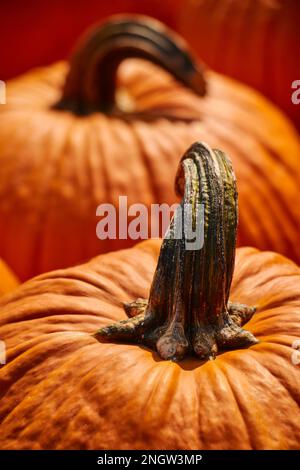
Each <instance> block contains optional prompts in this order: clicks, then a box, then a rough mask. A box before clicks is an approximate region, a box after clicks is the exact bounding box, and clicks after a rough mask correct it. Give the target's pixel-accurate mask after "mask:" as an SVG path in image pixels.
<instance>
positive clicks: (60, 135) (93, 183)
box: [0, 17, 300, 280]
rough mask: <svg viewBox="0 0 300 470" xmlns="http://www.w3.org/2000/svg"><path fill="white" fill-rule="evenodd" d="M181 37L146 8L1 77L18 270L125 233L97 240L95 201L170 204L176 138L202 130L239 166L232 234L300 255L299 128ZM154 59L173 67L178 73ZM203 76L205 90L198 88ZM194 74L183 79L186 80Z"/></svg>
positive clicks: (2, 146) (9, 214)
mask: <svg viewBox="0 0 300 470" xmlns="http://www.w3.org/2000/svg"><path fill="white" fill-rule="evenodd" d="M185 47H186V46H185V45H184V43H182V41H181V40H180V38H178V37H177V36H174V35H173V34H172V33H171V32H170V31H169V30H166V29H165V28H164V27H163V26H162V25H161V24H159V23H157V22H156V21H154V20H151V19H146V18H144V17H134V18H128V19H126V18H124V17H121V18H120V19H113V20H111V21H110V22H108V23H106V24H105V25H103V26H102V27H100V28H98V29H96V30H95V31H93V32H91V33H90V34H89V35H88V36H87V37H86V38H85V39H84V40H83V41H82V42H81V43H80V44H79V46H78V47H77V50H76V51H75V53H74V55H73V59H72V60H71V67H70V70H68V69H69V67H68V65H67V64H66V63H59V64H55V65H53V66H52V67H48V68H45V69H40V70H35V71H33V72H30V73H29V74H27V75H24V76H23V77H20V78H18V79H16V80H14V81H12V82H9V83H8V87H7V88H8V92H7V104H6V105H5V106H1V108H0V167H1V172H0V255H1V256H2V257H3V258H4V259H5V260H6V261H7V262H8V263H9V265H10V266H12V268H13V269H14V271H15V272H16V273H17V274H18V276H19V277H20V278H21V279H22V280H24V279H27V278H28V277H31V276H33V275H35V274H37V273H40V272H43V271H48V270H50V269H53V268H57V267H64V266H68V265H69V266H70V265H72V264H74V263H76V262H79V261H81V260H85V259H87V258H89V257H91V256H94V255H95V254H99V253H101V252H105V251H109V250H115V249H119V248H122V247H128V246H130V244H133V241H130V240H118V239H117V240H98V239H97V237H96V234H95V230H96V225H97V222H98V221H99V218H98V217H96V208H97V206H98V205H99V204H100V203H111V204H113V205H114V206H115V207H118V197H119V195H126V196H128V206H130V205H131V204H133V203H137V202H138V203H142V204H145V205H146V206H147V207H149V205H150V204H151V203H167V204H171V203H173V202H174V201H175V198H174V195H173V188H172V185H173V183H172V181H173V179H174V176H175V172H176V168H177V165H178V160H179V158H180V155H181V154H182V153H183V151H184V150H185V149H186V148H187V146H188V145H190V144H191V143H192V142H194V141H195V140H198V139H199V138H205V139H208V140H209V141H210V143H211V144H212V145H213V146H216V147H217V146H219V147H221V148H224V150H225V151H227V152H228V153H229V154H230V155H231V156H232V159H233V162H234V165H235V168H236V172H237V175H238V177H239V193H240V205H241V208H242V215H241V221H240V233H239V243H240V244H243V245H248V244H249V245H254V246H256V247H259V248H263V249H265V248H272V249H274V250H276V251H279V252H281V253H284V254H287V255H289V256H290V257H291V258H293V259H295V260H298V261H300V245H299V240H298V235H299V225H300V205H299V204H298V194H299V182H300V167H299V165H298V158H299V155H300V144H299V140H298V138H297V137H296V135H295V134H294V131H293V129H292V128H291V126H290V125H289V123H288V122H287V121H286V120H285V119H284V118H283V116H282V115H281V114H280V113H279V112H278V111H277V110H276V109H275V108H273V107H271V106H270V105H269V104H268V103H267V102H266V101H264V100H263V99H262V98H261V97H260V96H258V95H256V94H255V93H253V92H251V91H250V90H248V89H246V88H244V87H242V86H239V85H238V84H237V83H234V82H231V81H230V80H228V79H225V78H223V77H221V76H219V75H216V74H214V73H212V72H207V73H206V75H205V77H206V78H205V77H204V76H203V73H202V70H201V68H199V66H197V65H196V64H195V63H194V62H193V60H192V58H191V56H190V54H189V53H188V52H187V50H185ZM131 56H137V57H142V58H145V59H149V60H150V61H152V62H154V63H155V64H158V65H160V66H161V67H163V68H165V69H166V70H167V71H169V72H170V73H171V74H172V75H173V76H174V77H175V78H177V79H178V80H179V81H181V82H183V83H184V84H185V85H186V87H184V86H183V85H181V84H179V82H177V81H175V80H174V78H172V77H171V76H170V75H168V74H167V73H166V72H165V71H163V70H160V69H159V68H158V67H157V65H153V64H151V63H149V62H144V61H142V60H138V59H135V60H134V59H132V60H131V61H130V60H126V61H124V63H122V65H121V66H120V69H119V70H118V74H117V80H116V69H117V66H118V65H119V63H120V62H121V61H122V60H123V59H125V58H127V57H131ZM205 80H206V82H207V90H208V91H207V93H206V95H205V96H204V97H203V98H201V97H200V95H204V93H205ZM189 88H190V89H189Z"/></svg>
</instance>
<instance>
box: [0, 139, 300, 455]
mask: <svg viewBox="0 0 300 470" xmlns="http://www.w3.org/2000/svg"><path fill="white" fill-rule="evenodd" d="M199 149H200V157H202V158H203V159H202V160H201V159H200V160H199ZM193 154H194V155H195V154H196V158H197V159H198V160H197V162H198V163H197V164H199V165H200V168H201V172H203V173H201V178H202V181H203V182H204V181H205V178H206V177H207V181H208V182H209V183H212V182H214V183H215V185H211V184H209V185H208V186H207V187H208V188H210V192H207V187H206V186H205V184H202V186H201V188H202V189H201V196H202V197H203V196H205V195H206V196H207V198H206V201H208V206H206V207H207V209H210V210H207V212H206V214H207V215H206V217H208V220H207V219H206V218H205V227H206V232H205V240H204V250H205V253H206V254H207V255H208V258H204V259H205V261H204V264H201V263H200V264H197V263H196V264H195V263H194V262H193V261H192V259H191V258H189V257H190V256H191V254H188V252H187V251H186V252H185V255H184V256H185V261H186V262H187V265H185V274H184V276H188V277H189V276H190V274H189V273H190V272H193V274H192V277H193V280H194V281H195V280H196V279H197V278H198V279H199V280H200V282H203V280H204V284H205V295H209V296H210V298H211V300H212V301H213V302H214V306H217V305H220V304H219V302H218V301H216V300H217V299H218V300H219V301H221V302H223V300H225V302H227V294H228V292H229V290H228V289H229V288H230V282H231V279H230V277H231V268H233V260H234V252H232V249H234V243H235V240H234V234H235V230H236V209H235V207H234V200H235V198H236V195H235V190H234V186H233V180H232V175H231V174H230V172H231V170H230V166H228V165H229V163H228V161H226V159H225V160H224V156H222V154H221V153H216V152H212V151H211V150H210V149H209V148H208V147H205V146H203V145H202V144H197V146H196V147H195V146H194V147H193V149H192V151H189V152H188V154H187V155H186V157H185V159H184V160H183V165H186V167H185V170H186V172H188V171H189V170H191V172H192V171H193V166H192V164H193V158H194V156H193ZM209 156H212V158H211V162H212V164H211V163H210V162H209V161H208V157H209ZM219 157H220V158H221V160H217V158H219ZM201 164H203V165H202V166H201ZM217 165H218V166H217ZM222 165H224V169H225V168H226V169H227V172H228V173H227V177H226V179H227V181H226V180H224V182H223V183H222V181H220V180H218V177H220V175H221V174H223V175H224V172H223V170H222ZM217 168H219V169H220V172H217ZM187 174H188V173H186V175H187ZM225 176H226V173H225ZM186 178H187V176H186ZM179 180H180V178H179ZM190 183H191V181H190ZM226 191H227V194H228V195H229V196H228V197H227V196H226ZM191 194H194V193H193V191H192V193H191ZM188 195H189V194H188V193H187V192H185V198H184V201H185V202H186V201H187V199H186V198H187V196H188ZM196 195H197V197H198V196H199V193H197V194H196ZM216 195H219V197H216ZM196 200H198V198H196ZM224 204H225V205H224ZM225 206H226V207H228V208H229V211H230V214H231V216H232V217H228V214H227V212H226V211H224V210H223V208H224V207H225ZM217 209H219V212H218V213H217V212H216V210H217ZM215 216H217V219H214V217H215ZM220 218H221V219H220ZM220 220H222V221H223V225H222V226H220V225H218V224H217V222H218V221H220ZM212 228H214V231H215V233H216V240H218V242H217V245H214V244H213V245H211V244H210V240H211V237H210V236H209V234H210V231H211V229H212ZM179 245H180V242H178V243H177V241H174V240H172V239H171V240H165V241H164V243H163V245H162V249H161V254H160V259H159V261H158V268H157V271H156V274H155V276H154V280H155V279H156V280H157V275H158V274H159V273H160V272H162V271H161V269H163V268H164V266H165V265H164V264H163V263H162V260H165V255H166V253H167V251H168V250H169V248H170V247H173V248H174V250H175V251H174V252H173V253H174V255H175V256H174V259H178V260H182V258H181V255H180V252H181V254H184V250H183V252H182V251H181V249H180V247H179ZM223 248H224V249H223ZM159 249H160V241H159V240H153V241H151V240H150V241H145V242H143V243H141V244H139V245H137V246H136V247H134V248H131V249H127V250H123V251H119V252H114V253H109V254H104V255H101V256H99V257H98V258H95V259H93V260H92V261H90V262H88V263H87V264H84V265H81V266H76V267H73V268H69V269H65V270H58V271H54V272H51V273H48V274H43V275H41V276H39V277H36V278H35V279H32V280H31V281H29V282H27V283H25V284H24V285H23V286H21V287H20V288H19V289H18V290H17V291H16V292H15V293H14V294H12V295H10V296H9V297H4V298H2V299H1V300H0V307H1V316H0V338H1V339H2V340H5V342H6V345H7V360H8V362H7V364H6V365H5V366H3V367H2V369H0V390H1V398H2V399H1V401H0V423H1V424H0V431H1V432H0V448H1V449H106V450H107V449H298V448H299V444H300V429H299V419H300V412H299V409H300V408H299V405H300V390H299V373H300V370H299V366H297V365H296V361H295V360H293V354H297V351H296V350H295V349H293V345H294V344H295V341H296V340H298V339H299V337H300V322H299V318H300V292H299V283H300V269H299V268H298V267H297V266H296V265H295V264H294V263H293V262H292V261H289V260H288V259H286V258H284V257H282V256H281V255H278V254H275V253H272V252H260V251H258V250H256V249H254V248H240V249H238V250H237V256H236V262H235V271H234V277H233V283H232V287H231V293H230V299H231V301H233V302H244V303H247V304H249V305H255V306H256V308H257V310H256V313H255V314H254V315H253V316H252V318H251V320H250V321H248V323H247V324H246V325H245V328H246V329H247V330H248V332H246V331H245V330H241V329H240V328H238V329H236V331H238V334H239V335H240V334H243V335H244V336H243V338H244V339H245V338H246V337H247V338H248V339H249V338H251V344H252V346H250V347H248V348H247V349H240V345H241V344H240V343H238V344H239V346H238V345H237V344H234V343H232V344H231V348H233V350H231V351H224V350H223V351H219V354H218V355H217V357H216V358H215V360H208V361H206V360H203V359H202V360H201V359H200V358H197V357H193V356H192V355H189V354H188V355H187V356H186V357H185V359H183V360H182V361H176V362H172V361H163V360H161V359H160V356H159V354H160V355H162V350H161V348H160V347H158V351H159V354H158V353H157V352H155V351H152V350H151V349H149V348H148V347H141V346H138V345H135V344H120V343H116V342H115V340H113V341H114V342H103V340H101V342H99V341H97V340H96V336H97V335H98V333H97V334H96V335H94V332H95V330H96V329H97V328H99V327H101V330H100V331H101V332H102V338H103V335H104V332H105V331H106V333H108V332H110V333H112V329H111V328H112V327H107V324H108V323H109V322H112V321H118V320H121V319H123V320H124V319H125V318H126V315H125V313H124V310H123V308H122V302H125V301H128V300H134V299H135V298H145V297H147V296H148V295H149V288H150V283H151V279H152V276H153V274H154V271H155V265H156V263H157V259H158V253H159ZM207 250H208V251H207ZM190 253H193V254H192V258H193V259H195V260H197V259H198V260H199V257H198V256H201V254H200V255H198V254H197V253H196V252H190ZM200 253H201V250H200ZM177 255H178V257H177ZM179 255H180V256H179ZM194 255H195V257H194ZM168 259H169V260H170V258H168ZM207 259H208V262H209V265H207V264H206V261H207ZM216 260H218V261H219V262H218V263H217V264H216V263H215V262H216ZM191 263H192V264H191ZM224 263H225V264H224ZM179 266H180V263H179V264H177V262H176V263H175V268H176V269H175V271H174V272H176V271H177V272H178V274H179V271H178V269H177V268H179ZM189 267H190V268H191V269H190V270H189V269H188V268H189ZM192 268H193V269H192ZM206 268H208V271H207V277H206V278H205V277H204V278H203V277H202V276H199V275H200V272H202V274H204V273H205V272H206ZM210 268H212V270H213V279H212V277H211V271H210ZM223 268H225V269H223ZM203 269H204V270H203ZM173 274H174V273H173V272H171V276H170V283H171V284H172V283H173V281H175V282H177V289H176V291H175V292H174V293H173V294H178V295H173V296H172V302H174V304H173V305H174V306H175V305H177V307H179V306H180V292H181V289H182V286H185V287H184V289H187V288H188V289H189V284H188V283H184V282H183V284H181V283H180V282H178V281H176V275H173ZM185 279H186V280H187V278H185ZM225 279H226V282H225V283H224V282H223V281H225ZM207 280H208V282H207ZM225 284H226V288H225V291H226V292H225V291H224V290H223V292H222V289H221V290H219V288H220V287H222V286H223V289H224V286H225ZM172 285H173V284H172ZM197 285H198V284H197V283H196V286H197ZM153 286H154V287H153ZM157 287H159V286H158V285H157V284H156V281H154V283H153V285H152V289H151V292H150V298H152V301H153V300H155V302H156V304H157V302H158V303H159V302H162V303H164V302H165V301H167V302H168V299H169V296H168V295H165V294H166V293H167V292H169V290H168V289H170V288H169V285H168V279H167V278H164V284H163V285H161V286H160V289H159V292H158V291H157ZM211 288H212V289H211ZM217 288H218V289H217ZM213 291H214V293H213V297H214V299H213V297H211V292H213ZM223 294H225V297H224V299H223ZM189 295H190V294H189ZM198 295H200V296H201V290H195V291H194V293H193V295H192V296H190V297H189V302H185V303H184V309H186V307H187V306H190V305H193V308H192V310H193V309H196V310H197V300H196V299H197V296H198ZM193 299H194V300H196V303H195V302H194V300H193ZM222 299H223V300H222ZM215 301H216V302H215ZM155 302H154V303H153V302H150V303H152V306H153V305H155ZM190 302H191V304H190ZM138 305H140V306H141V305H142V304H141V300H139V301H138V303H137V307H138ZM203 305H204V304H203ZM209 305H210V306H212V303H210V304H209ZM223 305H224V306H225V308H227V307H226V305H225V304H223ZM232 305H234V304H231V306H232ZM235 305H240V304H235ZM133 307H134V304H133V303H132V304H130V308H129V310H130V311H131V312H132V310H133ZM182 307H183V306H182ZM207 307H209V306H208V304H206V307H205V311H206V313H205V315H206V314H209V315H210V314H211V315H212V316H214V317H215V319H217V317H218V314H217V312H216V311H213V312H210V313H209V308H208V309H207ZM228 307H229V306H228ZM242 307H243V308H242ZM244 307H245V306H241V305H240V307H239V308H240V313H241V312H242V311H244V312H245V311H246V309H244ZM229 308H231V307H229ZM126 310H127V311H128V305H127V306H126ZM188 310H189V307H188V309H187V311H188ZM180 311H181V308H179V309H176V308H174V309H173V315H174V314H175V315H177V313H179V312H180ZM193 311H194V310H193ZM167 312H168V310H167V311H166V312H165V319H166V321H168V320H170V319H171V317H170V318H169V319H168V318H167ZM135 313H138V312H135ZM169 313H172V312H171V311H170V312H169ZM194 313H195V312H194ZM223 313H224V314H225V313H226V315H227V316H228V311H224V312H223ZM252 314H253V311H252ZM198 315H200V317H199V318H201V315H202V313H201V311H199V310H198ZM250 316H251V315H250ZM138 318H139V315H137V316H135V317H133V318H131V319H129V320H125V321H123V323H122V324H121V325H122V328H123V332H124V328H125V326H126V325H128V324H129V325H130V326H131V327H133V325H134V320H135V319H137V322H138V321H139V320H138ZM202 320H203V321H204V323H202V326H203V325H204V324H205V321H206V320H205V318H203V317H202ZM171 323H172V322H171ZM117 325H119V328H120V323H118V324H117ZM177 325H178V324H177ZM228 325H229V324H228ZM228 325H227V326H228ZM175 326H176V325H175ZM231 328H232V321H231V325H230V329H231ZM235 328H237V327H235ZM200 329H201V327H200ZM133 331H134V329H133V328H131V333H132V332H133ZM162 331H163V330H162ZM174 331H175V330H174V329H173V332H174ZM185 331H187V329H186V327H185ZM199 331H200V330H199ZM211 331H213V330H211ZM115 332H116V329H115ZM231 332H232V330H231ZM250 332H251V333H252V334H251V333H250ZM131 333H130V334H131ZM191 333H193V332H192V331H191ZM253 335H254V336H255V337H256V340H255V339H254V336H253ZM228 338H229V335H228V336H227V340H228ZM239 338H241V336H239ZM108 339H109V338H108ZM123 339H124V338H123ZM127 339H129V338H127ZM173 339H175V341H176V342H178V341H179V339H180V335H179V336H178V335H177V336H176V335H175V336H173ZM257 340H259V343H257ZM110 341H112V340H110ZM141 341H142V342H143V338H141ZM194 344H195V343H194ZM158 346H159V345H158ZM237 347H238V349H236V348H237ZM198 352H199V349H198ZM202 352H203V351H202ZM294 359H295V358H294ZM296 359H297V357H296ZM41 429H43V432H41ZM270 430H271V431H270Z"/></svg>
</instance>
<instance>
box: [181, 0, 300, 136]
mask: <svg viewBox="0 0 300 470" xmlns="http://www.w3.org/2000/svg"><path fill="white" fill-rule="evenodd" d="M178 22H179V24H178V29H179V31H180V32H181V33H182V34H183V35H184V36H185V37H186V38H187V39H188V41H189V42H190V43H191V45H192V46H193V47H194V48H195V50H196V51H197V52H198V54H199V57H201V59H202V60H204V61H205V62H206V63H207V64H208V65H209V66H210V67H212V68H213V69H214V70H216V71H217V72H221V73H224V74H226V75H229V76H231V77H233V78H236V79H238V80H241V81H242V82H245V83H247V84H249V85H251V86H253V87H254V88H257V89H258V90H259V91H261V92H262V93H264V94H265V95H266V96H267V97H269V98H270V99H271V100H272V101H274V103H276V104H277V105H278V106H280V107H281V108H282V109H283V110H284V111H285V112H286V113H287V114H288V115H289V116H290V118H291V119H292V120H293V121H294V122H295V124H296V125H297V127H298V129H300V113H299V106H297V104H296V103H295V102H293V100H292V95H293V93H297V92H296V90H295V89H294V88H293V86H292V85H293V82H294V81H295V80H297V79H299V72H300V70H299V61H298V60H297V59H296V58H297V57H299V55H300V45H299V38H298V36H299V33H298V30H299V22H300V3H299V1H298V0H243V1H240V0H187V1H186V2H184V4H183V6H182V9H181V13H180V15H179V16H178ZM297 97H298V98H299V93H297V96H296V95H295V99H294V101H296V102H297V101H298V98H297Z"/></svg>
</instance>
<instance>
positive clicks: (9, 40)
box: [0, 0, 182, 80]
mask: <svg viewBox="0 0 300 470" xmlns="http://www.w3.org/2000/svg"><path fill="white" fill-rule="evenodd" d="M181 2H182V0H164V1H163V2H162V1H160V0H114V1H113V2H106V1H99V0H77V1H76V3H75V2H73V1H72V0H65V1H64V2H63V3H62V2H61V1H60V0H51V2H47V1H46V2H43V3H42V2H39V1H37V0H27V1H26V4H25V3H24V2H22V1H20V0H11V1H10V2H2V5H1V17H2V22H1V29H0V43H1V44H5V46H6V47H3V48H2V51H1V76H0V79H1V80H8V79H10V78H13V77H15V76H16V75H19V74H21V73H24V72H26V71H27V70H29V69H30V68H32V67H37V66H41V65H45V64H51V63H52V62H53V61H55V60H61V59H64V58H65V57H66V56H67V55H69V53H70V50H71V48H72V46H73V44H74V41H75V40H76V39H77V38H78V36H79V35H80V34H82V33H83V31H84V30H85V29H86V28H88V27H89V26H90V25H91V24H93V23H95V21H100V20H102V19H104V18H105V17H107V16H108V15H112V14H117V13H141V14H145V15H151V16H154V17H155V18H158V19H159V20H161V21H163V22H164V23H166V24H168V25H170V26H171V27H174V26H175V24H176V21H177V15H178V11H179V6H180V4H181ZM12 31H13V34H12Z"/></svg>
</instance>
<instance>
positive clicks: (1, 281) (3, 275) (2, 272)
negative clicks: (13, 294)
mask: <svg viewBox="0 0 300 470" xmlns="http://www.w3.org/2000/svg"><path fill="white" fill-rule="evenodd" d="M18 285H19V282H18V280H17V278H16V276H15V275H14V274H13V272H12V271H11V270H10V268H9V267H8V266H7V264H6V263H4V261H2V259H0V296H1V295H3V294H6V293H8V292H10V291H12V290H14V289H16V287H17V286H18Z"/></svg>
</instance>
